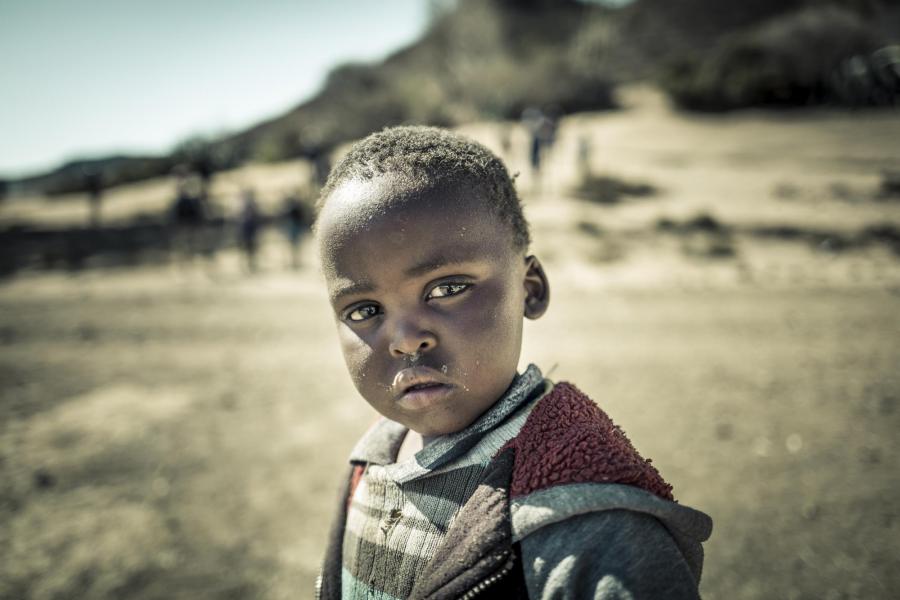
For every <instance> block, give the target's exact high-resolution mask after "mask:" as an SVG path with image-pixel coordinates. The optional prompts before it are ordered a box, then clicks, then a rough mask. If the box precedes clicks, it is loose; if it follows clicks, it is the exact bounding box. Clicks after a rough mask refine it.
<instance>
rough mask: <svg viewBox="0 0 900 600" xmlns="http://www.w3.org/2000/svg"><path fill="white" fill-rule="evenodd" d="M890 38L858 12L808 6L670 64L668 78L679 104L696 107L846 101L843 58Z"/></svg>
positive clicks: (666, 86) (666, 81)
mask: <svg viewBox="0 0 900 600" xmlns="http://www.w3.org/2000/svg"><path fill="white" fill-rule="evenodd" d="M883 44H884V40H883V39H881V38H880V37H879V35H878V34H876V33H875V32H874V29H873V28H872V27H870V26H869V24H867V22H866V21H865V20H863V18H862V17H860V16H859V15H858V14H856V13H854V12H850V11H847V10H844V9H840V8H836V7H833V6H831V7H819V8H808V9H805V10H802V11H799V12H796V13H793V14H791V15H788V16H786V17H781V18H776V19H774V20H771V21H768V22H767V23H765V24H763V25H762V26H760V27H757V28H754V29H752V30H751V31H749V32H746V33H742V34H737V35H735V36H732V37H729V38H726V39H725V40H723V42H722V43H720V44H719V45H718V46H716V47H715V48H714V49H713V50H712V51H711V52H709V53H707V54H705V55H703V56H694V57H690V58H684V59H681V60H679V61H677V62H674V63H672V64H670V65H669V66H668V67H667V68H665V69H664V70H663V74H662V77H661V81H660V83H661V85H662V87H663V88H664V89H665V90H666V91H667V92H668V94H669V95H670V96H671V97H672V99H673V100H674V101H675V103H676V104H678V105H679V106H681V107H683V108H688V109H694V110H712V111H716V110H729V109H735V108H742V107H749V106H804V105H811V104H821V103H827V102H834V103H841V95H840V94H839V93H838V91H837V90H836V89H835V74H836V73H837V72H839V69H840V67H841V65H842V63H844V61H846V60H848V59H850V58H852V57H854V56H861V55H863V56H864V55H869V54H871V53H872V52H873V51H875V50H876V49H878V48H879V47H880V46H882V45H883Z"/></svg>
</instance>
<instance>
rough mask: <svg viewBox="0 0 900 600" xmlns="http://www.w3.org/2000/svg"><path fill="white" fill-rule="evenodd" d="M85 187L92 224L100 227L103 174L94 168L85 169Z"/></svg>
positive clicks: (94, 226)
mask: <svg viewBox="0 0 900 600" xmlns="http://www.w3.org/2000/svg"><path fill="white" fill-rule="evenodd" d="M84 187H85V190H87V194H88V207H89V212H90V217H89V218H90V226H91V227H93V228H97V227H100V212H101V208H102V205H103V176H102V175H101V174H100V173H98V172H97V171H95V170H93V169H89V170H85V171H84Z"/></svg>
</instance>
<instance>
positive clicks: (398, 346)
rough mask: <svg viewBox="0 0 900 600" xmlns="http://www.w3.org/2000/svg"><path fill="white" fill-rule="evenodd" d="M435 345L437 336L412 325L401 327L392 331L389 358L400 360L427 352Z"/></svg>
mask: <svg viewBox="0 0 900 600" xmlns="http://www.w3.org/2000/svg"><path fill="white" fill-rule="evenodd" d="M436 345H437V336H435V335H434V334H433V333H432V332H430V331H428V330H427V329H422V328H421V327H415V326H413V325H412V324H406V325H401V326H399V327H397V329H396V330H395V331H394V337H393V339H392V340H391V343H390V344H389V346H388V350H389V351H390V353H391V356H393V357H395V358H402V357H404V356H408V355H415V354H419V353H421V352H427V351H429V350H431V349H432V348H434V347H435V346H436Z"/></svg>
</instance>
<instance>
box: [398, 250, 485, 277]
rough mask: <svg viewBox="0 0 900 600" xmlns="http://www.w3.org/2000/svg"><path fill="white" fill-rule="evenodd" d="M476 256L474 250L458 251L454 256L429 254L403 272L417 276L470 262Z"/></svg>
mask: <svg viewBox="0 0 900 600" xmlns="http://www.w3.org/2000/svg"><path fill="white" fill-rule="evenodd" d="M477 256H478V253H477V252H475V251H471V252H460V253H458V254H456V255H455V256H447V255H444V254H441V255H439V256H431V257H428V258H426V259H424V260H422V261H420V262H418V263H417V264H415V265H413V266H411V267H410V268H408V269H407V270H406V271H404V272H403V273H404V275H406V276H407V277H418V276H420V275H425V274H426V273H430V272H432V271H437V270H438V269H443V268H444V267H449V266H453V265H462V264H466V263H469V262H472V261H474V260H475V258H476V257H477Z"/></svg>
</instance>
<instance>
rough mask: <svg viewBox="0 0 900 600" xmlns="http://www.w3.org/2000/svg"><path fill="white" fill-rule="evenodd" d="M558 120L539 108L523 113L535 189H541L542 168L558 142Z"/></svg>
mask: <svg viewBox="0 0 900 600" xmlns="http://www.w3.org/2000/svg"><path fill="white" fill-rule="evenodd" d="M557 122H558V121H557V119H556V117H555V116H554V115H552V114H547V113H545V112H544V111H542V110H541V109H539V108H536V107H534V106H529V107H528V108H526V109H525V110H524V111H523V112H522V124H523V125H525V128H526V130H527V131H528V133H529V148H528V156H529V162H530V163H531V176H532V181H533V185H534V188H535V189H536V190H539V189H540V187H541V167H542V164H543V161H544V158H545V154H546V153H547V152H548V151H549V150H550V148H551V147H552V146H553V144H554V142H555V141H556V130H557Z"/></svg>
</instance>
